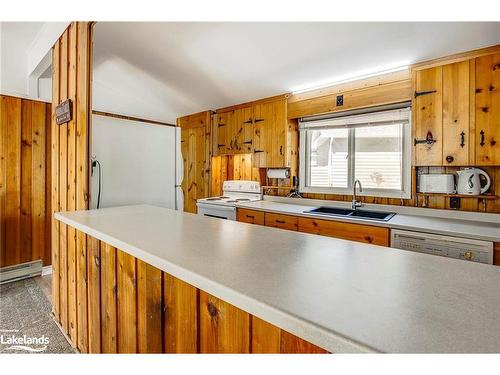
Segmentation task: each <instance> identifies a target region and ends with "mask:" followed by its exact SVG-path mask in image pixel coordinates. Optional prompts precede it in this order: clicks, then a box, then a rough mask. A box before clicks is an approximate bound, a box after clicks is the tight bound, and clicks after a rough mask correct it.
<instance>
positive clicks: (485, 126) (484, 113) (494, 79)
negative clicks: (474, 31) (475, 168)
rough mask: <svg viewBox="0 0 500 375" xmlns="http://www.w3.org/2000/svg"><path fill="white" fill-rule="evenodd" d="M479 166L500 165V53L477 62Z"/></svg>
mask: <svg viewBox="0 0 500 375" xmlns="http://www.w3.org/2000/svg"><path fill="white" fill-rule="evenodd" d="M475 78H476V83H475V84H476V90H475V92H476V98H475V99H476V127H475V128H476V164H477V165H500V53H497V54H495V55H489V56H483V57H479V58H477V59H476V75H475Z"/></svg>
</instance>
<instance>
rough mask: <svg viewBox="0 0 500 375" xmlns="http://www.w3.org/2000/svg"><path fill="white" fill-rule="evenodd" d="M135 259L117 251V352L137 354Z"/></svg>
mask: <svg viewBox="0 0 500 375" xmlns="http://www.w3.org/2000/svg"><path fill="white" fill-rule="evenodd" d="M136 277H137V276H136V264H135V258H134V257H132V256H130V255H128V254H127V253H125V252H123V251H120V250H118V251H117V280H118V352H119V353H137V304H136V302H137V279H136Z"/></svg>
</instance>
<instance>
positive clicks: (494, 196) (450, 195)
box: [417, 193, 498, 199]
mask: <svg viewBox="0 0 500 375" xmlns="http://www.w3.org/2000/svg"><path fill="white" fill-rule="evenodd" d="M417 195H418V196H421V197H451V198H452V197H455V198H476V199H497V198H498V197H497V196H496V195H493V194H484V195H468V194H445V193H417Z"/></svg>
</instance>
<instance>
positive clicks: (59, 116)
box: [56, 99, 72, 125]
mask: <svg viewBox="0 0 500 375" xmlns="http://www.w3.org/2000/svg"><path fill="white" fill-rule="evenodd" d="M71 107H72V106H71V99H67V100H65V101H64V102H62V103H61V104H59V105H58V106H57V107H56V124H57V125H61V124H64V123H66V122H68V121H71V116H72V113H71Z"/></svg>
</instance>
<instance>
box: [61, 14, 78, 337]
mask: <svg viewBox="0 0 500 375" xmlns="http://www.w3.org/2000/svg"><path fill="white" fill-rule="evenodd" d="M76 32H77V30H76V24H74V23H73V24H72V25H71V27H70V29H69V36H68V98H69V99H71V103H72V106H73V108H72V113H76V110H75V99H76V37H77V34H76ZM64 126H66V127H67V135H68V138H67V152H68V161H67V163H68V165H67V168H68V175H67V176H68V177H67V179H68V180H67V184H68V185H67V193H66V194H67V196H66V199H67V207H66V209H67V210H68V211H74V210H75V209H76V197H75V190H76V134H75V130H76V124H75V119H74V116H73V119H72V120H71V121H70V122H69V123H68V124H66V125H64ZM67 237H68V242H67V251H68V329H69V332H68V333H69V337H70V338H71V340H72V342H73V344H74V345H75V346H76V344H77V337H76V334H77V332H76V320H77V313H76V312H77V301H76V297H77V293H76V233H75V229H74V228H72V227H70V226H68V228H67Z"/></svg>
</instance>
